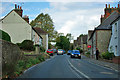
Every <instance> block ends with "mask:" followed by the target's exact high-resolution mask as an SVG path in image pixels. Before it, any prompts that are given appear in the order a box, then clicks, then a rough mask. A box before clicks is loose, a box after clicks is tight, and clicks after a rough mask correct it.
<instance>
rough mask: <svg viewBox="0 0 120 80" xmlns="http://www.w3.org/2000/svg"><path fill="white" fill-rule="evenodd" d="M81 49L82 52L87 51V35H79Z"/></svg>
mask: <svg viewBox="0 0 120 80" xmlns="http://www.w3.org/2000/svg"><path fill="white" fill-rule="evenodd" d="M81 49H82V50H83V53H85V52H86V51H87V35H83V36H81Z"/></svg>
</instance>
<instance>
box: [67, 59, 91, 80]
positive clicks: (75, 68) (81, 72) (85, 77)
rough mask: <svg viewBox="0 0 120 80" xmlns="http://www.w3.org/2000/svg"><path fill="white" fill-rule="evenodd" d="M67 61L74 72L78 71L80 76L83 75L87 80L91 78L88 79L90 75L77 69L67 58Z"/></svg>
mask: <svg viewBox="0 0 120 80" xmlns="http://www.w3.org/2000/svg"><path fill="white" fill-rule="evenodd" d="M68 63H69V64H70V66H71V67H72V68H73V69H74V70H75V71H76V72H78V73H80V74H81V75H82V76H84V77H85V78H87V79H88V80H92V79H90V77H88V76H87V75H85V74H84V73H83V72H81V71H79V70H78V69H77V68H76V67H74V66H73V65H72V63H71V62H70V61H69V60H68ZM78 75H79V74H78Z"/></svg>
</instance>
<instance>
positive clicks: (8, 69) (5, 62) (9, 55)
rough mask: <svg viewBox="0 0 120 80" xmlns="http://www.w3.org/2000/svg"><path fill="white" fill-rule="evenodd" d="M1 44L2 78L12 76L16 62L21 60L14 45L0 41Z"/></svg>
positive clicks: (19, 53)
mask: <svg viewBox="0 0 120 80" xmlns="http://www.w3.org/2000/svg"><path fill="white" fill-rule="evenodd" d="M0 43H2V44H1V45H2V77H3V78H4V77H5V76H6V75H12V73H13V72H14V71H15V66H16V64H17V61H18V60H19V59H20V58H21V56H22V52H21V51H20V49H19V47H18V46H17V45H16V44H13V43H10V42H7V41H4V40H1V39H0Z"/></svg>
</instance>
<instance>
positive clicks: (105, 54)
mask: <svg viewBox="0 0 120 80" xmlns="http://www.w3.org/2000/svg"><path fill="white" fill-rule="evenodd" d="M100 56H101V58H103V59H108V60H110V59H112V58H113V57H114V53H109V52H108V51H107V52H103V53H102V54H101V55H100Z"/></svg>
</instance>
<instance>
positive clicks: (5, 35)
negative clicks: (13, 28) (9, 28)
mask: <svg viewBox="0 0 120 80" xmlns="http://www.w3.org/2000/svg"><path fill="white" fill-rule="evenodd" d="M0 39H2V40H6V41H9V42H11V38H10V36H9V34H8V33H6V32H4V31H2V30H0Z"/></svg>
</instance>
